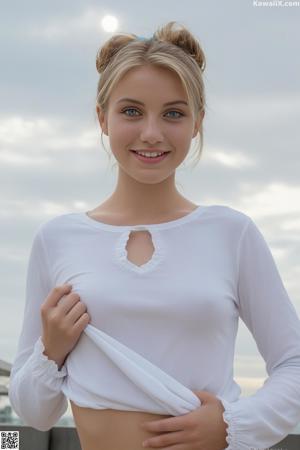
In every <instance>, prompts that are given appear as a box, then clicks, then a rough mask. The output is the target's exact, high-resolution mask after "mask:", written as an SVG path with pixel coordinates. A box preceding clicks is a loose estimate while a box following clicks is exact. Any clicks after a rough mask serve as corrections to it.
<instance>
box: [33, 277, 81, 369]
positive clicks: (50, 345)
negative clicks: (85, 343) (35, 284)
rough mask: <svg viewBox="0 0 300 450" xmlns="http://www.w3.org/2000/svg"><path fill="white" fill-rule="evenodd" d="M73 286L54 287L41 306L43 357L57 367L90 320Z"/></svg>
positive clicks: (60, 364)
mask: <svg viewBox="0 0 300 450" xmlns="http://www.w3.org/2000/svg"><path fill="white" fill-rule="evenodd" d="M71 290H72V286H70V285H69V284H63V285H60V286H55V287H54V288H53V289H52V290H51V291H50V293H49V295H48V297H47V298H46V300H45V301H44V303H43V304H42V305H41V308H40V312H41V318H42V324H43V335H42V341H43V343H44V347H45V350H44V354H45V355H46V356H47V357H48V358H49V359H52V360H54V361H55V362H56V364H57V365H58V367H59V368H61V366H62V365H63V363H64V361H65V359H66V357H67V355H68V354H69V353H70V352H71V350H72V349H73V348H74V347H75V345H76V343H77V341H78V339H79V338H80V335H81V333H82V332H83V330H84V328H85V327H86V326H87V324H88V323H89V321H90V316H89V314H88V313H87V312H86V310H87V308H86V306H85V304H84V303H82V302H81V301H80V297H79V295H78V294H76V293H75V292H71Z"/></svg>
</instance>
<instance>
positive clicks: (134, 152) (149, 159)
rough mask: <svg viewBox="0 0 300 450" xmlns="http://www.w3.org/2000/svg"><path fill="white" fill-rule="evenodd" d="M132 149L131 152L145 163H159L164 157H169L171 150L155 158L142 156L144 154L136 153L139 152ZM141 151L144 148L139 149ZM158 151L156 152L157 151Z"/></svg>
mask: <svg viewBox="0 0 300 450" xmlns="http://www.w3.org/2000/svg"><path fill="white" fill-rule="evenodd" d="M130 151H131V153H132V154H133V155H134V156H135V157H136V158H137V159H138V160H139V161H142V162H144V163H146V164H156V163H159V162H160V161H163V160H164V159H166V158H167V157H168V154H169V153H170V152H165V153H164V154H163V155H161V156H157V157H155V158H153V157H152V158H149V157H147V156H142V155H139V154H138V153H136V152H137V150H130ZM139 151H142V150H139ZM152 153H154V151H152ZM155 153H156V152H155Z"/></svg>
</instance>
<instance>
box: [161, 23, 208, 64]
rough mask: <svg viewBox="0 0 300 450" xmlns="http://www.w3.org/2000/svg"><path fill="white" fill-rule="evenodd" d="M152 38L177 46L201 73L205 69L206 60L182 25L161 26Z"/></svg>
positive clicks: (197, 43) (197, 44)
mask: <svg viewBox="0 0 300 450" xmlns="http://www.w3.org/2000/svg"><path fill="white" fill-rule="evenodd" d="M176 28H177V29H176ZM153 36H154V38H156V39H158V40H160V41H166V42H170V43H171V44H174V45H177V46H178V47H180V48H181V49H182V50H184V51H185V52H186V53H188V54H189V55H190V56H191V57H192V58H193V59H194V60H195V61H196V63H197V64H198V65H199V67H200V69H201V71H202V72H204V70H205V67H206V59H205V55H204V52H203V50H202V48H201V46H200V44H199V42H198V41H197V40H196V39H195V38H194V36H193V35H192V34H191V32H190V31H189V30H188V29H187V28H186V27H185V26H184V25H182V24H179V23H178V22H175V21H172V22H168V23H167V24H166V25H164V26H162V27H161V28H159V29H158V31H156V32H155V33H154V35H153Z"/></svg>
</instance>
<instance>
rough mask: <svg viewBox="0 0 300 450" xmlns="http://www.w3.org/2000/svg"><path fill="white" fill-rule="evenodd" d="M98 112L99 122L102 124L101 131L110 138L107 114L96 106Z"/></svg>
mask: <svg viewBox="0 0 300 450" xmlns="http://www.w3.org/2000/svg"><path fill="white" fill-rule="evenodd" d="M96 111H97V116H98V120H99V124H100V127H101V130H102V131H103V133H104V134H106V136H108V131H107V117H106V114H105V112H104V111H103V110H102V109H101V108H100V106H99V105H97V106H96Z"/></svg>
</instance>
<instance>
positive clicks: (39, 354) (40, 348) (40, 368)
mask: <svg viewBox="0 0 300 450" xmlns="http://www.w3.org/2000/svg"><path fill="white" fill-rule="evenodd" d="M44 350H45V346H44V344H43V341H42V337H41V336H40V337H39V338H38V340H37V341H36V343H35V345H34V351H33V355H34V356H35V357H36V358H35V361H36V362H37V364H36V365H35V367H34V373H35V374H37V375H43V374H45V373H46V374H47V377H49V378H50V379H51V377H52V378H62V377H65V376H66V375H67V374H68V372H67V368H66V367H65V366H64V365H63V366H62V367H61V369H60V370H59V369H58V365H57V364H56V362H55V361H53V360H52V359H49V358H48V356H46V355H44V353H43V352H44Z"/></svg>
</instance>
